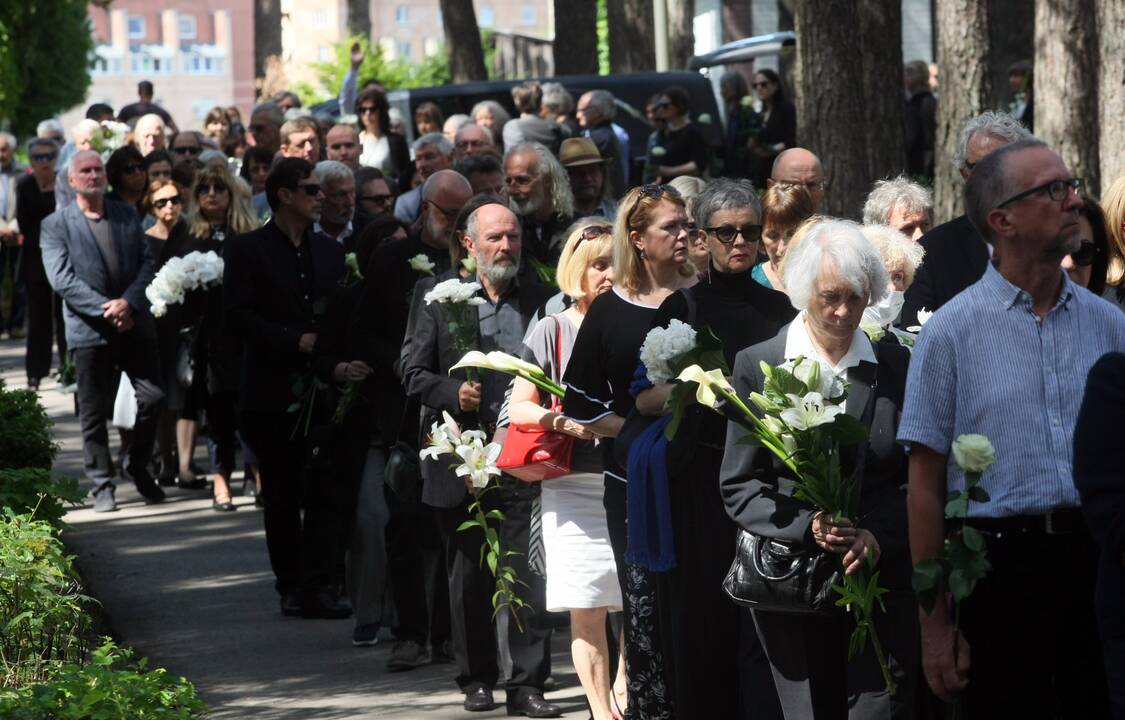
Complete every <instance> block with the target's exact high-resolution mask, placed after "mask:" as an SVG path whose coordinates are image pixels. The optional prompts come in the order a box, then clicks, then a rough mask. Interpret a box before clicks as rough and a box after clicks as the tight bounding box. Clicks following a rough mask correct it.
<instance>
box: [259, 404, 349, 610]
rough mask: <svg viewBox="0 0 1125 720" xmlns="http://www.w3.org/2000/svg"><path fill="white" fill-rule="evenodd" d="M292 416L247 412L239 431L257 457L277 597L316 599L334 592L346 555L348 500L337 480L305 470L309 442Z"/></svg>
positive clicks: (276, 413) (267, 544)
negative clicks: (345, 509) (301, 595)
mask: <svg viewBox="0 0 1125 720" xmlns="http://www.w3.org/2000/svg"><path fill="white" fill-rule="evenodd" d="M295 425H296V418H295V416H294V415H291V414H289V413H284V412H244V413H242V415H241V417H240V430H241V432H242V438H243V439H244V440H245V441H246V444H247V445H248V446H249V447H250V448H251V449H252V450H253V451H254V454H255V455H257V456H258V467H259V470H260V472H261V477H262V499H263V501H264V502H265V508H264V510H263V513H262V515H263V520H264V523H265V529H266V548H267V549H268V550H269V555H270V566H271V567H272V568H273V574H274V577H276V579H277V580H276V583H275V585H274V587H276V588H277V591H278V593H280V594H286V593H296V592H303V593H312V592H317V591H321V590H327V589H328V588H330V587H331V586H332V583H333V576H334V574H335V569H336V560H337V558H338V557H339V555H340V553H341V552H342V548H341V547H340V526H341V523H342V522H343V508H342V507H341V506H340V501H339V498H340V496H341V495H343V494H345V493H344V492H343V491H342V490H341V489H340V488H338V487H334V486H333V481H334V478H331V477H330V476H328V475H327V474H322V473H318V472H316V471H315V470H309V469H307V468H306V438H305V437H304V436H303V435H302V434H301V432H298V433H297V434H296V435H294V433H293V430H294V427H295Z"/></svg>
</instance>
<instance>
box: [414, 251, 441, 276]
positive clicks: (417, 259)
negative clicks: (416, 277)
mask: <svg viewBox="0 0 1125 720" xmlns="http://www.w3.org/2000/svg"><path fill="white" fill-rule="evenodd" d="M434 267H436V266H435V265H434V264H433V263H432V262H430V259H429V258H428V257H426V255H425V254H424V253H418V254H417V255H415V256H414V257H412V258H410V269H411V270H414V271H415V272H421V273H426V274H427V275H433V274H434Z"/></svg>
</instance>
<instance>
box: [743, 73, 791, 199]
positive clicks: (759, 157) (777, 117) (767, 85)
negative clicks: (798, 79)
mask: <svg viewBox="0 0 1125 720" xmlns="http://www.w3.org/2000/svg"><path fill="white" fill-rule="evenodd" d="M751 87H753V88H754V90H756V91H757V93H758V99H759V100H761V101H762V112H761V120H762V129H761V130H760V131H759V132H758V140H757V142H755V143H754V146H753V148H751V154H752V156H753V161H754V187H759V188H764V187H765V186H766V178H768V177H769V176H770V171H771V170H772V169H773V161H774V159H775V158H776V157H777V156H778V154H779V153H781V151H782V150H786V149H788V148H791V147H796V146H797V108H796V107H795V106H794V105H793V103H791V102H789V100H788V99H787V98H786V97H785V89H784V88H783V87H782V86H781V77H780V76H779V75H778V74H777V73H776V72H774V71H773V70H770V69H769V68H762V69H761V70H759V71H758V72H756V73H754V82H753V83H752V84H751Z"/></svg>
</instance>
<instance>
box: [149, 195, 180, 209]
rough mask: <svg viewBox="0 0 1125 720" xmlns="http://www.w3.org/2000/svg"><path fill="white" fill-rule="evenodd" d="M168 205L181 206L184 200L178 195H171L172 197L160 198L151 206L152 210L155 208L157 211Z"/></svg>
mask: <svg viewBox="0 0 1125 720" xmlns="http://www.w3.org/2000/svg"><path fill="white" fill-rule="evenodd" d="M169 203H171V204H173V205H183V204H184V199H183V198H182V197H180V196H179V195H173V196H172V197H167V198H160V199H159V200H153V201H152V206H153V207H154V208H156V209H157V210H163V209H164V208H165V207H166V206H167V205H168V204H169Z"/></svg>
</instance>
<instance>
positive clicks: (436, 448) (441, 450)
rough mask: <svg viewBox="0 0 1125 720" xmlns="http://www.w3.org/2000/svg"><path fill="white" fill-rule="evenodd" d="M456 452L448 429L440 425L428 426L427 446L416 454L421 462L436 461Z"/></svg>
mask: <svg viewBox="0 0 1125 720" xmlns="http://www.w3.org/2000/svg"><path fill="white" fill-rule="evenodd" d="M456 450H457V442H456V440H455V439H454V437H453V435H452V434H451V433H450V431H449V428H448V427H447V426H446V425H445V424H442V423H436V422H435V423H434V424H433V425H431V426H430V440H429V444H428V445H427V446H426V447H425V448H424V449H423V450H422V452H420V453H418V456H419V457H420V458H422V459H423V460H437V459H438V456H440V455H452V454H453V453H454V452H455V451H456Z"/></svg>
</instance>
